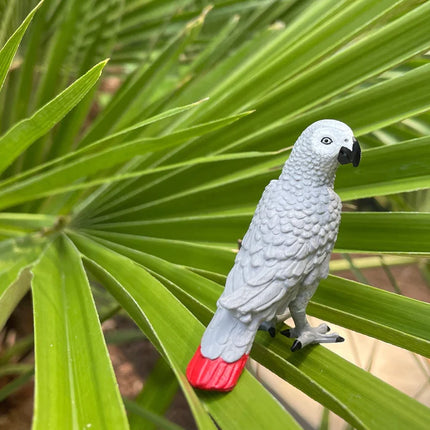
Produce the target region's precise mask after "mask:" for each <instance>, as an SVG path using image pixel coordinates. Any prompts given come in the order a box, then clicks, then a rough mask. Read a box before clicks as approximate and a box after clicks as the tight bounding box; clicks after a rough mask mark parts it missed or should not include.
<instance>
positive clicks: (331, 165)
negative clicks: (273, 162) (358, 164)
mask: <svg viewBox="0 0 430 430" xmlns="http://www.w3.org/2000/svg"><path fill="white" fill-rule="evenodd" d="M337 167H338V162H337V160H323V161H321V160H314V158H313V157H312V154H306V151H297V150H295V148H293V151H292V152H291V155H290V157H289V158H288V160H287V161H286V163H285V165H284V168H283V169H282V173H281V176H280V177H279V179H280V180H284V181H287V182H288V183H289V185H290V186H291V185H293V186H294V184H296V185H298V186H299V188H300V187H302V186H305V187H306V186H308V187H321V186H326V187H330V188H333V186H334V180H335V177H336V169H337Z"/></svg>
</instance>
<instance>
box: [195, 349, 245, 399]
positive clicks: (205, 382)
mask: <svg viewBox="0 0 430 430" xmlns="http://www.w3.org/2000/svg"><path fill="white" fill-rule="evenodd" d="M248 356H249V354H244V355H242V357H240V358H239V360H237V361H235V362H233V363H227V362H226V361H224V360H223V359H222V358H221V357H219V358H217V359H215V360H211V359H210V358H206V357H204V356H203V355H202V353H201V348H200V346H199V347H198V348H197V351H196V352H195V354H194V355H193V358H192V359H191V361H190V362H189V364H188V367H187V378H188V381H190V384H191V385H192V386H193V387H196V388H200V389H201V390H215V391H230V390H232V389H233V388H234V386H235V385H236V384H237V380H238V379H239V376H240V375H241V373H242V370H243V368H244V367H245V364H246V360H248Z"/></svg>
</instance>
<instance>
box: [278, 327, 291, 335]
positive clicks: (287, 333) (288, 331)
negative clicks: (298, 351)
mask: <svg viewBox="0 0 430 430" xmlns="http://www.w3.org/2000/svg"><path fill="white" fill-rule="evenodd" d="M280 333H281V334H283V335H284V336H287V337H290V329H289V328H287V329H285V330H282V331H281V332H280Z"/></svg>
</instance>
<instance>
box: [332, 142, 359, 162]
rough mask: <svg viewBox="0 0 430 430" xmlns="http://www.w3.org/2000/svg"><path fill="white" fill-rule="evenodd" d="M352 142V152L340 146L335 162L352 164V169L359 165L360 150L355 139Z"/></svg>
mask: <svg viewBox="0 0 430 430" xmlns="http://www.w3.org/2000/svg"><path fill="white" fill-rule="evenodd" d="M352 141H353V144H352V151H351V150H350V149H348V148H346V147H345V146H342V148H340V151H339V155H338V156H337V161H339V163H340V164H348V163H352V165H353V166H354V167H357V166H358V165H359V164H360V158H361V148H360V145H359V143H358V140H357V139H356V138H355V137H354V138H353V139H352Z"/></svg>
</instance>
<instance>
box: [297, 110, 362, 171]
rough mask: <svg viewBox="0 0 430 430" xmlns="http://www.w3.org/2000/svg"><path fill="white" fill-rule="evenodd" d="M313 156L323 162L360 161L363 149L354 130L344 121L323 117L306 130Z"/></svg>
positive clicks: (355, 164)
mask: <svg viewBox="0 0 430 430" xmlns="http://www.w3.org/2000/svg"><path fill="white" fill-rule="evenodd" d="M305 133H306V135H307V136H308V139H309V140H310V142H309V140H308V142H309V143H310V144H311V151H312V154H313V156H316V157H317V158H319V159H320V161H321V162H322V164H325V163H330V164H331V163H333V162H336V161H338V162H339V163H340V164H348V163H352V165H353V166H354V167H357V166H358V164H359V163H360V158H361V149H360V145H359V143H358V140H357V139H356V138H355V137H354V133H353V132H352V130H351V129H350V128H349V127H348V126H347V125H346V124H344V123H343V122H340V121H336V120H334V119H323V120H321V121H317V122H314V123H313V124H311V125H310V126H309V127H308V128H307V129H306V130H305Z"/></svg>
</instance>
